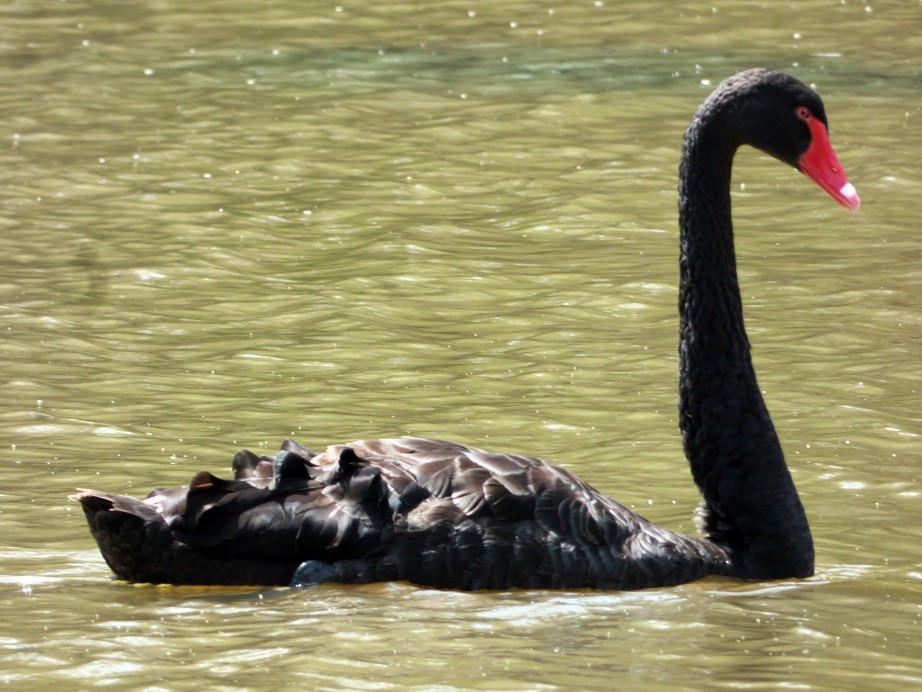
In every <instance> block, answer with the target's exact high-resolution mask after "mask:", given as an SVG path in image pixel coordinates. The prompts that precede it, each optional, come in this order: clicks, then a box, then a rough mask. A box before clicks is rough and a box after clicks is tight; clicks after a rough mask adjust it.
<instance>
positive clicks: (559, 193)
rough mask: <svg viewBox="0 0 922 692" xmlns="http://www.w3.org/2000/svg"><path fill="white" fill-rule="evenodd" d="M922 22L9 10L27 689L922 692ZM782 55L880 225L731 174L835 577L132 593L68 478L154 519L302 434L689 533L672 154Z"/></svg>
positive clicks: (16, 656) (8, 131)
mask: <svg viewBox="0 0 922 692" xmlns="http://www.w3.org/2000/svg"><path fill="white" fill-rule="evenodd" d="M193 5H194V7H193ZM920 36H922V7H920V6H919V4H918V3H915V2H852V0H843V1H842V2H818V1H816V2H802V3H796V4H794V3H778V4H777V5H774V6H772V5H768V6H767V5H766V4H765V3H747V2H725V3H717V4H710V3H708V4H706V3H691V2H687V3H645V2H612V1H610V0H605V1H604V2H575V3H544V2H535V3H532V2H529V3H523V2H510V3H485V2H480V0H470V1H468V2H439V3H422V4H419V3H371V2H363V1H361V2H360V1H358V0H356V2H343V3H341V4H340V5H339V6H337V5H336V4H335V3H282V2H265V3H258V4H253V3H235V2H218V1H216V2H206V3H174V2H158V3H109V2H105V3H89V2H81V1H69V2H54V3H49V2H29V1H25V2H16V3H8V4H7V5H5V6H4V7H3V8H0V180H2V186H0V198H2V203H0V210H2V211H0V227H2V235H0V269H2V274H0V334H2V341H0V373H2V378H0V394H2V403H0V625H2V627H0V681H3V682H7V683H11V684H12V685H13V686H21V687H32V688H39V687H49V686H51V685H55V684H65V685H77V686H89V685H94V684H99V685H116V686H120V687H133V688H147V689H172V688H180V687H187V686H193V685H196V686H200V685H206V686H219V687H224V688H247V687H252V688H267V687H278V686H282V685H292V686H295V687H300V688H304V689H310V688H322V689H343V688H348V689H392V688H430V689H431V688H440V689H466V688H482V689H571V688H583V689H612V688H629V689H631V688H634V689H636V688H640V687H643V688H650V689H660V688H662V689H666V688H669V689H675V688H677V687H679V688H684V687H705V686H711V687H740V686H750V687H754V688H757V689H764V688H775V687H793V686H797V687H801V688H813V689H865V688H868V687H874V688H876V689H904V688H906V687H907V686H918V685H922V663H920V658H922V645H920V639H922V563H920V558H919V552H920V551H919V545H920V539H922V536H920V533H922V531H920V526H922V508H920V502H922V499H920V487H919V481H920V475H919V469H920V462H922V445H920V437H919V436H920V433H922V422H920V414H919V408H920V407H919V399H920V396H919V394H920V392H919V390H920V380H922V367H920V362H922V358H920V356H922V349H920V341H919V339H920V332H922V319H920V308H919V305H920V302H922V301H920V299H922V267H920V260H922V253H920V250H919V248H920V240H919V231H918V225H919V219H920V218H922V202H920V201H919V200H920V197H919V189H920V185H922V168H920V164H919V150H918V147H919V142H920V141H922V125H920V122H922V86H920V85H922V59H920V57H919V56H920V55H922V41H920ZM754 65H765V66H769V67H776V68H782V69H785V70H788V71H790V72H792V73H793V74H795V75H797V76H798V77H800V78H801V79H803V80H804V81H806V82H809V83H811V84H814V85H815V87H816V88H817V89H818V91H819V92H820V94H821V95H822V96H823V98H824V99H825V101H826V106H827V110H828V113H829V116H830V120H831V127H832V138H833V143H834V145H835V146H836V148H837V150H838V152H839V155H840V158H841V159H842V161H843V163H844V165H845V166H846V169H847V170H848V172H849V174H850V177H851V178H852V180H853V181H854V183H855V184H856V186H857V187H858V189H859V191H860V192H861V194H862V200H863V206H862V209H861V211H860V212H859V213H858V214H856V215H849V214H846V213H844V212H843V211H842V210H841V209H839V208H838V207H837V206H836V205H835V204H834V203H832V202H831V201H830V200H829V199H827V198H826V196H825V195H824V194H823V193H822V192H821V191H819V190H818V189H816V188H815V187H814V186H812V185H811V184H809V182H808V181H807V180H806V179H805V178H804V177H803V176H800V175H798V174H797V173H796V172H793V171H791V170H788V169H786V168H784V167H783V166H780V165H778V164H777V163H775V162H773V161H771V160H769V159H767V158H766V157H764V156H761V155H758V154H756V153H755V152H753V151H741V152H740V155H739V157H738V160H737V165H736V169H735V174H734V188H735V198H734V205H735V208H734V213H735V218H736V224H737V232H738V248H737V249H738V253H739V261H740V277H741V281H742V284H743V293H744V301H745V303H746V308H747V325H748V328H749V333H750V337H751V340H752V342H753V344H754V347H755V352H754V357H755V360H756V367H757V369H758V371H759V377H760V383H761V385H762V387H763V388H764V390H765V392H766V398H767V400H768V403H769V406H770V407H771V409H772V412H773V416H774V419H775V422H776V424H777V426H778V429H779V432H780V435H781V438H782V441H783V443H784V445H785V449H786V451H787V455H788V458H789V461H790V464H791V466H792V469H793V473H794V476H795V480H796V482H797V484H798V488H799V489H800V492H801V494H802V496H803V500H804V504H805V505H806V507H807V510H808V514H809V517H810V520H811V525H812V527H813V531H814V535H815V539H816V543H817V561H818V564H817V566H818V573H817V575H816V576H815V577H814V578H812V579H808V580H805V581H795V582H783V583H764V584H759V583H740V582H732V581H723V580H709V581H704V582H701V583H696V584H691V585H687V586H683V587H679V588H673V589H661V590H649V591H642V592H634V593H625V594H621V593H594V592H564V593H556V592H523V591H514V592H508V593H484V594H479V593H478V594H458V593H443V592H438V591H432V590H427V589H419V588H415V587H411V586H409V585H406V584H382V585H371V586H362V587H343V586H322V587H319V588H316V589H313V590H311V591H309V592H297V593H295V592H290V591H288V590H286V589H269V590H262V591H259V590H255V589H234V590H226V589H225V590H221V589H192V588H163V587H152V586H130V585H126V584H124V583H121V582H117V581H114V580H113V579H112V577H111V574H110V572H109V570H108V568H107V567H106V565H105V564H104V562H103V561H102V559H101V557H100V556H99V554H98V552H97V551H96V548H95V545H94V544H93V542H92V539H91V538H90V536H89V533H88V532H87V530H86V525H85V522H84V519H83V517H82V513H81V512H80V511H79V509H77V508H76V507H74V506H73V504H71V503H69V502H68V501H67V500H66V496H67V494H68V493H69V492H71V491H72V489H73V488H74V487H78V486H90V487H97V488H100V489H104V490H112V491H116V492H129V493H142V494H143V493H146V492H147V490H148V489H149V488H151V487H153V486H156V485H169V484H181V483H185V482H187V481H188V479H189V478H190V477H191V476H192V474H193V473H195V472H196V471H198V470H200V469H202V468H208V469H210V470H212V471H215V472H223V471H224V470H225V469H226V468H227V467H228V465H229V462H230V459H231V456H232V454H233V452H234V451H235V450H236V449H237V448H238V447H241V446H248V447H252V448H258V449H261V448H274V447H275V446H276V445H277V444H278V443H279V442H280V440H281V439H282V438H283V437H285V436H292V435H293V436H296V437H297V438H298V439H299V440H300V441H302V442H303V443H305V444H307V445H309V446H318V447H322V446H324V445H325V444H328V443H332V442H342V441H346V440H349V439H354V438H358V437H370V436H379V435H396V434H404V433H410V434H414V435H425V436H437V437H445V438H449V439H456V440H458V441H462V442H466V443H468V444H473V445H477V446H483V447H488V448H494V449H498V450H504V451H518V452H522V453H528V454H533V455H538V456H542V457H545V458H547V459H549V460H553V461H556V462H558V463H562V464H564V465H566V466H568V467H569V468H571V469H573V470H574V471H576V472H577V473H578V474H580V475H581V476H583V477H584V478H586V479H587V480H589V481H590V482H592V483H593V484H594V485H596V486H597V487H599V488H600V489H602V490H604V491H606V492H608V493H611V494H612V495H614V496H615V497H617V498H618V499H619V500H620V501H622V502H623V503H625V504H627V505H629V506H632V507H634V508H636V509H638V510H639V511H641V512H642V513H644V514H645V515H646V516H648V517H649V518H650V519H653V520H655V521H657V522H660V523H663V524H665V525H668V526H670V527H673V528H679V529H682V530H685V531H694V527H693V526H692V522H691V514H692V508H693V506H694V505H695V503H696V502H697V494H696V491H695V489H694V487H693V485H692V483H691V480H690V477H689V474H688V471H687V468H686V466H685V464H684V461H683V460H682V452H681V448H680V440H679V435H678V432H677V429H676V413H675V400H676V369H677V358H676V345H675V344H676V332H677V315H676V284H677V273H678V272H677V269H676V257H677V235H678V234H677V230H676V214H675V197H676V195H675V174H676V166H677V161H678V151H679V145H680V141H681V137H682V133H683V131H684V128H685V126H686V124H687V122H688V120H689V118H690V115H691V113H692V111H693V110H694V108H695V107H696V106H697V104H698V103H699V101H700V100H701V99H702V98H703V97H704V95H705V94H706V93H707V92H708V91H709V90H710V89H711V88H712V87H713V86H714V85H716V83H717V82H719V81H720V80H721V79H722V78H723V77H725V76H727V75H729V74H731V73H733V72H734V71H736V70H738V69H741V68H744V67H750V66H754Z"/></svg>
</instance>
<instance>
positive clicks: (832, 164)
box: [797, 117, 861, 211]
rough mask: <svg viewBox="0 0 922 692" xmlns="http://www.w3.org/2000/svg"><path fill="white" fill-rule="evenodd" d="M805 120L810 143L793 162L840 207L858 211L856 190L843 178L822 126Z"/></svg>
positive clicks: (858, 201)
mask: <svg viewBox="0 0 922 692" xmlns="http://www.w3.org/2000/svg"><path fill="white" fill-rule="evenodd" d="M806 122H807V125H808V126H809V127H810V135H811V139H810V146H809V147H807V151H806V152H804V155H803V156H801V157H800V161H798V162H797V168H799V169H800V171H801V172H802V173H804V174H805V175H806V176H807V177H808V178H810V180H812V181H813V182H814V183H816V184H817V185H819V186H820V187H821V188H823V189H824V190H826V192H827V194H829V196H830V197H832V198H833V199H834V200H835V201H836V202H838V203H839V204H841V205H842V206H843V207H845V208H846V209H848V210H849V211H858V207H859V206H860V205H861V200H860V199H858V191H857V190H855V186H854V185H852V184H851V183H850V182H848V178H846V177H845V171H843V170H842V164H841V163H839V157H838V156H836V152H835V151H834V150H833V148H832V145H831V144H830V143H829V134H828V133H827V132H826V126H825V125H824V124H823V123H822V122H821V121H820V120H819V119H817V118H814V117H807V118H806Z"/></svg>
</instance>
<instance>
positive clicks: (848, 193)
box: [72, 70, 858, 590]
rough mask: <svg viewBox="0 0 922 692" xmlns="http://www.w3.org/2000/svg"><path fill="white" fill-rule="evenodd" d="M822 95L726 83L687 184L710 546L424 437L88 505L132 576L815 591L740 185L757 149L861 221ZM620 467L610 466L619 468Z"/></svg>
mask: <svg viewBox="0 0 922 692" xmlns="http://www.w3.org/2000/svg"><path fill="white" fill-rule="evenodd" d="M826 122H827V121H826V116H825V112H824V109H823V104H822V102H821V101H820V99H819V97H818V96H817V95H816V94H815V93H814V92H813V91H812V90H810V89H809V88H807V87H806V86H804V85H803V84H801V83H800V82H799V81H797V80H796V79H794V78H793V77H790V76H788V75H785V74H782V73H778V72H770V71H766V70H749V71H747V72H743V73H740V74H738V75H735V76H733V77H730V78H729V79H727V80H726V81H724V82H723V83H722V84H721V85H720V86H718V87H717V89H715V91H714V92H713V93H712V94H711V95H710V96H709V97H708V99H707V100H705V102H704V103H703V104H702V105H701V107H700V108H699V109H698V111H697V113H696V114H695V117H694V119H693V120H692V123H691V125H690V127H689V129H688V131H687V133H686V136H685V140H684V145H683V152H682V163H681V165H680V183H679V225H680V230H681V239H680V244H681V252H680V295H679V307H680V317H681V319H680V344H679V355H680V378H679V380H680V387H679V394H680V398H679V409H680V416H679V426H680V429H681V431H682V438H683V444H684V449H685V454H686V457H687V458H688V461H689V464H690V467H691V471H692V476H693V478H694V480H695V483H696V484H697V486H698V487H699V489H700V490H701V492H702V495H703V496H704V501H703V503H702V507H701V510H700V513H699V520H700V525H701V528H702V530H703V533H704V537H703V538H693V537H689V536H684V535H681V534H678V533H675V532H673V531H669V530H666V529H662V528H659V527H656V526H654V525H653V524H651V523H650V522H648V521H647V520H645V519H644V518H643V517H641V516H639V515H637V514H635V513H634V512H632V511H631V510H629V509H627V508H626V507H624V506H622V505H620V504H618V503H617V502H615V501H613V500H611V499H609V498H608V497H606V496H605V495H603V494H601V493H599V492H598V491H596V490H595V489H594V488H592V487H591V486H589V485H588V484H586V483H585V482H583V481H582V480H580V479H579V478H577V477H576V476H575V475H573V474H572V473H570V472H569V471H566V470H564V469H561V468H559V467H556V466H552V465H550V464H548V463H546V462H544V461H541V460H540V459H536V458H533V457H528V456H521V455H516V454H504V453H496V452H486V451H482V450H479V449H475V448H473V447H467V446H464V445H460V444H456V443H452V442H445V441H440V440H426V439H418V438H400V439H379V440H360V441H356V442H351V443H348V444H339V445H332V446H330V447H328V448H326V450H325V451H323V452H321V453H316V452H313V451H311V450H309V449H307V448H305V447H302V446H300V445H299V444H297V443H296V442H293V441H291V440H286V441H285V442H284V444H283V445H282V449H281V451H279V452H278V453H277V454H276V455H274V456H257V455H255V454H254V453H252V452H249V451H247V450H243V451H241V452H238V453H237V455H236V456H235V458H234V462H233V471H234V479H233V480H222V479H220V478H217V477H215V476H213V475H212V474H210V473H208V472H200V473H198V474H197V475H196V476H195V477H194V478H193V479H192V482H191V483H190V484H189V485H188V486H187V487H181V488H173V489H161V490H154V491H153V492H152V493H151V494H150V495H149V496H148V497H147V498H146V499H145V500H139V499H136V498H132V497H128V496H124V495H113V494H109V493H103V492H98V491H94V490H83V491H81V492H79V493H78V494H76V495H74V496H72V497H73V499H75V500H78V501H80V502H81V504H82V506H83V509H84V513H85V515H86V518H87V521H88V523H89V526H90V531H91V533H92V534H93V536H94V538H95V539H96V541H97V544H98V545H99V548H100V550H101V552H102V554H103V556H104V558H105V560H106V562H107V563H108V564H109V566H110V567H111V568H112V570H113V571H114V572H115V574H116V576H117V577H119V578H121V579H125V580H128V581H134V582H154V583H169V584H267V585H268V584H273V585H285V584H290V585H293V586H309V585H312V584H317V583H320V582H326V581H333V582H343V583H365V582H373V581H386V580H406V581H410V582H413V583H416V584H423V585H429V586H434V587H439V588H451V589H465V590H471V589H504V588H583V587H589V588H600V589H635V588H644V587H652V586H671V585H675V584H680V583H684V582H688V581H692V580H695V579H699V578H701V577H705V576H708V575H723V576H732V577H739V578H758V579H770V578H789V577H806V576H809V575H811V574H812V573H813V560H814V553H813V542H812V538H811V535H810V530H809V526H808V524H807V519H806V515H805V513H804V509H803V506H802V505H801V502H800V499H799V497H798V495H797V492H796V489H795V488H794V484H793V481H792V480H791V476H790V473H789V471H788V468H787V466H786V464H785V461H784V456H783V453H782V451H781V446H780V443H779V442H778V437H777V435H776V433H775V429H774V426H773V425H772V422H771V419H770V417H769V414H768V409H767V408H766V406H765V403H764V401H763V399H762V395H761V392H760V390H759V387H758V384H757V381H756V377H755V372H754V370H753V367H752V361H751V358H750V350H749V342H748V339H747V337H746V332H745V328H744V325H743V316H742V305H741V299H740V292H739V286H738V281H737V276H736V260H735V255H734V250H733V228H732V222H731V217H730V172H731V164H732V159H733V155H734V153H735V151H736V149H737V148H738V147H739V146H740V145H742V144H750V145H753V146H756V147H758V148H760V149H762V150H763V151H765V152H767V153H769V154H771V155H772V156H774V157H775V158H777V159H779V160H781V161H783V162H786V163H788V164H790V165H792V166H794V167H796V168H798V169H799V170H801V171H802V172H804V173H806V174H807V175H808V176H809V177H810V178H811V179H813V180H814V181H815V182H817V183H818V184H819V185H820V186H821V187H822V188H823V189H824V190H826V191H827V192H828V193H829V194H830V195H831V196H832V197H833V198H834V199H836V201H838V202H839V203H840V204H842V205H843V206H846V207H847V208H849V209H852V210H854V209H857V207H858V196H857V194H856V193H855V190H854V187H852V186H851V184H850V183H849V182H848V180H847V179H846V177H845V175H844V173H843V172H842V168H841V165H840V164H839V162H838V159H837V158H836V155H835V153H834V152H833V150H832V148H831V146H830V145H829V141H828V136H827V124H826ZM608 453H610V452H606V454H608Z"/></svg>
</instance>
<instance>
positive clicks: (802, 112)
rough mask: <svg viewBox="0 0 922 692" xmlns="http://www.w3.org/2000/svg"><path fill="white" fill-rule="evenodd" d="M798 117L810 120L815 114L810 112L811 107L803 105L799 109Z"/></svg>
mask: <svg viewBox="0 0 922 692" xmlns="http://www.w3.org/2000/svg"><path fill="white" fill-rule="evenodd" d="M797 117H798V118H800V119H801V120H809V119H810V118H812V117H813V114H812V113H811V112H810V109H809V108H807V107H806V106H801V107H800V108H798V109H797Z"/></svg>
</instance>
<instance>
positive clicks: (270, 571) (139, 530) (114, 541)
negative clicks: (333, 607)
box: [70, 489, 298, 586]
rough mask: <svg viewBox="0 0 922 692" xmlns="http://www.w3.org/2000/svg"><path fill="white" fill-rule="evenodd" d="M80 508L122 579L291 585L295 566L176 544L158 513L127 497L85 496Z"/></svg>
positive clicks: (80, 497)
mask: <svg viewBox="0 0 922 692" xmlns="http://www.w3.org/2000/svg"><path fill="white" fill-rule="evenodd" d="M70 499H71V500H75V501H77V502H80V504H81V505H82V506H83V512H84V514H85V515H86V520H87V523H88V524H89V526H90V533H92V534H93V538H95V539H96V543H97V545H98V546H99V550H100V552H101V553H102V556H103V558H104V559H105V561H106V564H108V565H109V567H110V568H111V569H112V571H113V572H115V575H116V576H117V577H118V578H119V579H124V580H126V581H132V582H150V583H155V584H225V585H231V584H238V585H243V584H277V585H280V586H281V585H287V584H288V583H289V582H290V581H291V576H292V574H293V573H294V571H295V569H296V568H297V566H298V561H296V560H291V561H288V560H279V561H271V560H269V561H267V560H256V559H252V558H246V557H239V556H237V557H228V556H220V555H209V554H208V553H205V552H202V551H201V550H192V549H190V548H188V547H187V546H185V545H184V544H183V543H180V542H178V541H176V540H174V538H173V533H172V531H171V530H170V527H169V526H168V525H167V523H166V521H165V520H164V519H163V517H162V516H161V514H160V513H159V512H158V511H157V509H156V508H155V507H153V506H151V505H149V504H147V503H145V502H143V501H142V500H138V499H136V498H133V497H129V496H127V495H113V494H109V493H102V492H98V491H96V490H84V489H81V490H80V492H78V493H76V494H74V495H71V496H70Z"/></svg>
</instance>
